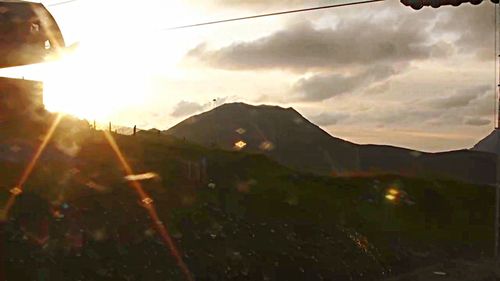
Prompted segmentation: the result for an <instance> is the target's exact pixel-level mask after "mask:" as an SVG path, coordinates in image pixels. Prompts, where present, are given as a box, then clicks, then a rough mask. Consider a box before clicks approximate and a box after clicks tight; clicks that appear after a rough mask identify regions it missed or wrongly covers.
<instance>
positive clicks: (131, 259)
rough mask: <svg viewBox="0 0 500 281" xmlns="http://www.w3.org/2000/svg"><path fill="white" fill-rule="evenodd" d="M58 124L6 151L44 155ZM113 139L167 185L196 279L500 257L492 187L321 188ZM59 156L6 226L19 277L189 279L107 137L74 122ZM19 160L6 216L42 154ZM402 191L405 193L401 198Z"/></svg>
mask: <svg viewBox="0 0 500 281" xmlns="http://www.w3.org/2000/svg"><path fill="white" fill-rule="evenodd" d="M49 119H50V118H48V119H47V120H49ZM47 127H48V124H47V123H45V124H43V123H42V124H32V125H31V126H29V125H25V127H23V129H19V127H18V129H17V130H16V129H15V128H12V130H11V131H10V133H9V134H8V135H5V134H2V135H0V143H1V144H2V145H3V147H9V148H10V152H9V153H19V155H30V153H29V152H30V151H31V152H32V150H30V151H28V152H25V151H24V150H25V149H32V148H35V147H37V144H39V142H40V139H39V136H40V135H43V133H44V131H45V130H46V128H47ZM28 128H29V130H28ZM113 137H114V138H115V139H116V141H117V144H118V146H119V147H120V148H121V150H122V151H123V153H124V155H125V157H126V159H127V160H128V161H129V163H130V165H131V167H132V168H133V169H134V171H135V172H136V173H146V172H152V173H154V174H156V175H157V176H155V178H153V179H149V180H143V181H141V185H142V186H143V187H144V188H145V190H146V192H148V193H149V194H150V195H151V198H153V199H154V206H155V207H156V208H157V210H158V216H159V218H160V220H161V221H162V222H163V223H164V225H165V226H167V228H168V229H169V231H170V233H171V235H172V237H173V239H174V241H175V243H176V245H178V247H179V249H180V252H181V255H182V257H183V259H184V261H185V262H186V264H187V265H188V267H189V269H190V270H191V271H192V273H193V275H194V276H195V279H196V280H325V279H330V280H380V279H383V278H384V277H389V276H394V275H397V274H399V273H404V272H408V271H413V270H414V269H415V268H418V267H420V266H425V265H429V264H432V263H434V262H436V261H441V260H446V259H448V258H449V257H456V256H463V257H474V256H477V255H481V254H486V255H487V254H488V253H490V252H491V245H492V241H493V231H492V228H493V225H492V222H493V211H494V202H493V198H494V189H493V188H491V187H488V186H475V185H470V184H464V183H459V182H455V181H448V180H429V179H415V178H407V177H401V176H378V177H362V178H332V177H320V176H313V175H306V174H303V173H300V172H296V171H294V170H291V169H288V168H285V167H283V166H281V165H279V164H277V163H276V162H274V161H272V160H270V159H268V158H267V157H264V156H262V155H258V154H252V153H245V152H229V151H223V150H219V149H210V148H204V147H201V146H197V145H194V144H191V143H189V142H185V141H183V140H177V139H175V138H172V137H169V136H165V135H160V134H158V133H155V132H143V133H141V134H139V135H137V136H135V137H133V136H122V135H116V134H114V135H113ZM14 148H15V149H14ZM47 149H48V150H47V152H48V153H47V154H44V156H43V157H42V158H41V161H40V162H39V163H38V165H37V166H36V168H35V170H34V173H33V174H32V175H31V177H30V178H29V180H28V182H27V184H26V192H25V193H24V194H23V195H21V196H20V197H19V198H18V200H16V204H15V205H14V208H13V210H12V216H11V217H10V219H9V220H8V222H7V224H6V226H5V229H6V239H5V253H6V257H7V259H6V267H7V268H6V273H7V279H8V280H20V281H23V280H54V281H58V280H183V278H182V275H181V274H180V273H179V270H178V268H177V266H176V265H175V261H174V260H173V259H172V257H171V255H170V253H169V251H168V249H167V248H166V247H165V246H164V245H163V242H162V241H161V240H160V239H159V236H157V235H156V234H155V231H154V228H153V227H152V223H151V220H150V219H149V217H148V215H147V212H145V210H144V208H143V207H142V205H141V203H140V202H139V200H138V198H137V196H136V194H135V191H134V190H133V189H132V188H131V187H130V186H129V184H128V183H127V181H126V180H124V176H125V174H124V172H123V169H122V168H121V166H120V164H119V161H118V160H117V158H116V156H115V154H114V153H113V151H112V149H110V146H109V144H108V143H107V141H106V138H105V137H104V135H103V133H102V132H100V131H93V130H90V129H89V126H88V125H85V124H84V123H82V122H80V121H77V120H72V119H64V120H63V122H62V123H61V125H60V127H59V129H58V130H57V131H56V133H55V135H54V139H53V141H52V142H51V143H50V145H49V147H48V148H47ZM16 151H17V152H16ZM16 160H18V161H11V158H10V157H9V158H2V159H0V178H1V179H2V182H1V186H2V188H3V192H1V193H0V199H1V200H2V205H4V204H5V201H6V200H7V196H8V195H9V193H8V190H9V189H10V188H11V187H12V186H14V185H15V184H16V182H17V180H18V178H19V175H20V174H22V171H23V169H24V167H25V166H26V163H27V162H28V161H29V157H24V156H20V157H18V158H16ZM392 189H397V190H399V192H400V193H401V194H404V196H403V197H401V199H400V200H396V201H387V199H386V198H385V196H386V194H387V193H388V191H389V190H392ZM26 268H32V269H33V270H26Z"/></svg>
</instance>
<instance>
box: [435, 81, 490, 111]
mask: <svg viewBox="0 0 500 281" xmlns="http://www.w3.org/2000/svg"><path fill="white" fill-rule="evenodd" d="M490 90H491V86H488V85H479V86H473V87H470V88H466V89H460V90H458V91H456V92H455V93H454V94H453V95H449V96H445V97H437V98H434V99H431V100H429V101H428V104H429V105H430V106H431V107H434V108H442V109H451V108H457V107H465V106H468V105H470V104H471V103H472V102H473V101H474V100H476V99H479V98H481V97H483V96H485V95H487V94H488V92H489V91H490Z"/></svg>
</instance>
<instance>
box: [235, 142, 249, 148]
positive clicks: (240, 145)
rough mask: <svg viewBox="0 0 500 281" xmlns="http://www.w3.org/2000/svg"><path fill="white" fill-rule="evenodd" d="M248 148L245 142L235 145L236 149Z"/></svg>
mask: <svg viewBox="0 0 500 281" xmlns="http://www.w3.org/2000/svg"><path fill="white" fill-rule="evenodd" d="M246 146H247V143H246V142H244V141H239V142H237V143H235V144H234V147H235V148H236V149H243V148H245V147H246Z"/></svg>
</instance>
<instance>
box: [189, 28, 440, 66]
mask: <svg viewBox="0 0 500 281" xmlns="http://www.w3.org/2000/svg"><path fill="white" fill-rule="evenodd" d="M417 24H422V25H424V26H425V22H423V23H420V22H417ZM389 25H390V27H388V26H389ZM427 39H428V38H427V33H426V32H425V29H424V28H421V27H417V26H415V23H412V24H408V23H407V22H406V21H405V20H402V21H400V22H392V21H391V22H387V23H383V24H374V23H372V22H370V21H369V20H368V19H359V20H349V21H347V20H346V21H342V22H341V23H340V24H339V25H338V26H337V27H336V28H315V27H313V26H312V24H311V23H307V22H306V23H301V24H296V25H292V26H289V27H288V28H286V29H284V30H281V31H278V32H276V33H274V34H271V35H269V36H265V37H262V38H260V39H257V40H255V41H247V42H236V43H233V44H231V45H229V46H226V47H222V48H220V49H214V50H212V49H209V48H208V45H207V44H205V43H203V44H200V45H199V46H197V47H196V48H194V49H192V50H191V51H190V52H189V53H188V58H194V59H196V60H199V61H202V62H205V63H207V64H209V65H211V66H213V67H217V68H224V69H233V70H241V69H269V68H278V69H289V70H296V71H304V70H311V69H334V68H338V67H342V66H353V65H354V66H356V65H357V66H359V65H367V64H374V63H384V64H387V63H391V64H394V63H401V62H408V61H412V60H418V59H426V58H429V57H430V56H431V55H433V56H435V55H436V54H438V55H439V54H446V53H448V52H447V51H446V50H444V51H442V52H440V51H439V50H438V49H440V48H448V47H449V46H447V45H443V44H436V45H435V46H429V45H428V42H427V41H428V40H427Z"/></svg>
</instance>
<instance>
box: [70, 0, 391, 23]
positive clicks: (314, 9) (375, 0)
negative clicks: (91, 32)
mask: <svg viewBox="0 0 500 281" xmlns="http://www.w3.org/2000/svg"><path fill="white" fill-rule="evenodd" d="M73 1H76V0H73ZM383 1H385V0H367V1H361V2H351V3H343V4H335V5H328V6H319V7H312V8H305V9H297V10H288V11H282V12H275V13H269V14H261V15H255V16H247V17H240V18H232V19H225V20H217V21H209V22H203V23H196V24H189V25H182V26H175V27H170V28H165V29H163V30H176V29H184V28H192V27H199V26H205V25H212V24H219V23H226V22H233V21H240V20H249V19H256V18H263V17H272V16H279V15H286V14H294V13H302V12H310V11H317V10H325V9H332V8H339V7H345V6H354V5H359V4H368V3H374V2H383Z"/></svg>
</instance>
